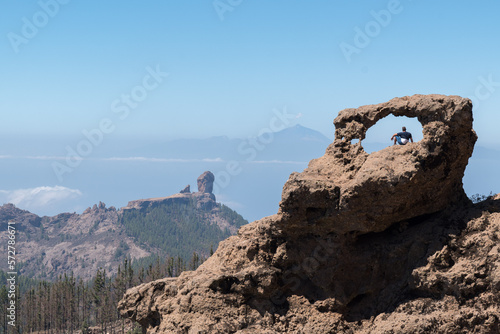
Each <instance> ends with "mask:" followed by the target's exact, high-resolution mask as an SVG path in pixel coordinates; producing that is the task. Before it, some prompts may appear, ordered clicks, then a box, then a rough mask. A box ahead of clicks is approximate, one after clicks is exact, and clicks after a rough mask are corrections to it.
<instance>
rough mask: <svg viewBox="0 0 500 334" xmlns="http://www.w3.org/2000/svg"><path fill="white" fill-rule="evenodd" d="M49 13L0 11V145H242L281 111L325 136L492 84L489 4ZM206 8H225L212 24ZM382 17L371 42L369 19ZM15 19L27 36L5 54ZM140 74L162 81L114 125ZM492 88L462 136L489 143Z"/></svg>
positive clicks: (14, 5)
mask: <svg viewBox="0 0 500 334" xmlns="http://www.w3.org/2000/svg"><path fill="white" fill-rule="evenodd" d="M54 1H57V0H41V1H39V2H37V1H22V2H20V1H4V2H3V3H2V5H1V6H2V10H1V11H0V13H1V14H0V36H1V37H2V38H1V39H0V50H1V59H2V62H1V64H0V73H1V78H2V79H1V80H0V110H1V111H2V113H1V115H2V116H1V117H2V119H1V122H0V133H2V134H54V133H56V134H57V133H65V134H75V133H76V134H78V133H80V132H81V131H82V130H83V129H91V128H93V127H96V126H97V124H98V122H99V121H100V120H101V119H102V118H104V117H110V116H111V118H113V120H114V121H116V125H117V127H116V130H115V131H114V133H116V134H126V135H161V136H170V137H178V136H183V137H189V136H198V137H203V136H211V135H222V134H224V135H229V136H240V135H251V134H254V133H255V132H256V131H258V130H259V129H260V128H262V127H263V126H266V125H267V123H268V122H269V118H270V117H271V116H272V109H273V108H279V107H282V106H287V108H288V109H289V110H290V112H293V113H296V114H301V115H302V117H301V119H300V121H299V122H300V123H301V124H303V125H304V126H307V127H310V128H313V129H316V130H319V131H321V132H323V133H325V134H327V135H330V136H331V134H332V132H333V128H332V125H331V122H332V120H333V118H334V117H335V116H336V114H337V112H338V111H339V110H341V109H343V108H347V107H357V106H359V105H363V104H371V103H379V102H384V101H386V100H388V99H390V98H392V97H395V96H404V95H412V94H415V93H423V94H427V93H442V94H447V95H448V94H456V95H462V96H474V94H475V90H476V88H477V86H479V85H480V84H481V82H480V80H479V77H481V76H482V77H484V78H485V79H487V78H488V76H491V77H492V80H493V81H494V82H500V66H499V65H500V44H499V43H498V37H499V34H500V21H499V20H498V13H500V3H499V2H498V1H482V2H481V4H480V5H479V4H478V3H477V2H471V1H467V2H456V1H418V0H413V1H410V0H406V1H403V0H402V1H326V0H325V1H290V0H286V1H285V0H281V1H263V0H252V1H249V0H243V1H239V0H232V1H229V0H220V1H219V2H211V1H180V0H179V1H164V0H161V1H143V2H139V1H94V0H90V1H76V0H72V1H68V0H64V1H62V0H60V1H61V2H67V3H64V4H63V3H61V4H59V8H58V9H54V6H53V5H52V6H49V5H50V4H51V3H53V2H54ZM214 3H215V4H219V6H220V8H222V9H219V10H220V11H223V10H224V7H223V5H224V4H225V6H230V7H231V8H232V9H233V10H232V11H231V10H227V11H225V12H223V13H221V16H222V18H223V20H221V16H219V13H218V12H217V10H216V8H215V6H214ZM231 3H232V4H233V5H234V6H231V5H230V4H231ZM41 4H49V5H47V6H48V7H50V8H51V10H52V13H50V14H53V17H51V16H49V15H45V17H44V15H43V14H40V13H39V12H40V11H42V10H43V9H42V6H41ZM47 6H45V7H47ZM390 6H392V7H391V8H395V9H396V10H394V12H395V13H392V14H391V17H390V18H389V19H387V18H383V19H385V21H384V22H383V23H384V25H382V24H380V23H379V29H378V31H377V27H376V26H374V25H373V22H375V18H374V16H373V15H372V14H371V12H372V11H374V12H376V13H380V11H381V10H388V9H389V7H390ZM225 8H226V9H227V8H228V7H225ZM45 12H47V10H45ZM47 17H48V20H45V18H47ZM23 18H26V19H27V20H28V21H29V22H31V23H32V24H34V23H38V25H39V26H40V27H39V28H37V29H38V32H36V34H34V36H31V35H29V34H28V37H29V38H26V40H27V43H22V44H19V41H18V44H17V46H16V47H13V42H12V38H13V37H12V36H13V35H12V33H14V34H17V36H21V37H23V26H24V25H25V24H26V21H23ZM36 20H37V21H36ZM34 21H36V22H34ZM370 22H371V23H372V25H370ZM356 27H358V28H360V29H361V30H363V31H365V29H366V28H368V29H369V28H372V29H373V30H372V31H371V33H372V35H373V37H369V39H370V40H369V44H368V45H367V46H364V45H362V46H363V47H362V48H358V50H359V51H360V52H359V53H354V54H352V57H351V62H350V63H349V62H347V60H346V57H345V56H344V54H343V52H342V50H341V47H340V45H341V43H347V44H350V45H353V46H355V37H356V30H355V28H356ZM25 30H26V29H25ZM25 32H26V31H25ZM28 32H29V31H28ZM31 32H32V31H31ZM9 34H11V35H9ZM32 35H33V34H32ZM9 36H10V37H9ZM14 44H15V43H14ZM358 45H360V44H358ZM16 48H17V49H18V52H17V53H16V52H14V49H16ZM148 66H149V67H151V68H155V67H156V66H159V67H160V68H161V70H162V71H164V72H168V73H169V76H168V77H167V78H166V79H165V80H164V82H163V83H162V84H161V85H160V86H159V87H158V88H156V89H155V90H153V91H150V92H148V96H147V98H145V100H144V101H141V103H140V104H139V106H138V107H137V108H136V109H134V110H131V113H130V117H127V118H126V119H125V120H123V121H121V120H120V122H118V121H117V118H116V116H117V114H113V112H112V110H111V104H112V102H113V101H115V100H116V99H119V98H120V97H121V95H122V94H127V93H130V92H131V89H132V88H133V87H135V86H136V85H138V84H141V82H142V79H143V77H144V75H146V74H147V72H146V68H147V67H148ZM493 88H494V89H493V90H494V91H493V92H492V93H491V94H490V95H491V96H489V97H488V98H487V99H484V100H483V101H481V105H480V106H478V110H477V113H476V117H475V119H476V122H475V128H476V130H477V131H478V132H479V135H480V137H481V138H483V137H484V138H487V139H488V141H495V142H496V141H497V137H496V131H495V126H496V124H498V123H499V120H500V119H499V118H500V113H498V112H497V111H498V106H499V105H500V84H499V85H497V86H496V87H493ZM485 92H486V91H485ZM482 97H483V96H482Z"/></svg>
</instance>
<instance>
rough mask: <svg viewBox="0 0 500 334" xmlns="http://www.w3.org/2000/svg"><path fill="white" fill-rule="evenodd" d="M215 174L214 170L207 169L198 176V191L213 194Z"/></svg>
mask: <svg viewBox="0 0 500 334" xmlns="http://www.w3.org/2000/svg"><path fill="white" fill-rule="evenodd" d="M214 181H215V176H214V174H213V173H212V172H210V171H206V172H205V173H203V174H201V175H200V176H199V177H198V180H197V183H198V192H200V193H206V194H211V193H212V191H213V189H214Z"/></svg>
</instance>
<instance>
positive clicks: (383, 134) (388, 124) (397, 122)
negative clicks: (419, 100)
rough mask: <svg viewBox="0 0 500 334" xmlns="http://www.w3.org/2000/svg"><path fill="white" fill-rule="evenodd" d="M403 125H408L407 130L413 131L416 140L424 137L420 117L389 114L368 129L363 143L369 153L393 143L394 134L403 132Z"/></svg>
mask: <svg viewBox="0 0 500 334" xmlns="http://www.w3.org/2000/svg"><path fill="white" fill-rule="evenodd" d="M403 126H406V131H408V132H410V133H411V135H412V137H413V141H414V142H418V141H420V140H422V138H424V135H423V133H422V124H420V122H419V121H418V119H416V118H411V117H405V116H394V115H389V116H387V117H384V118H382V119H381V120H379V121H378V122H377V123H375V125H373V126H372V127H371V128H369V129H368V131H367V132H366V138H365V139H364V140H363V141H362V143H361V145H363V149H364V150H365V152H367V153H372V152H376V151H380V150H381V149H383V148H386V147H388V146H391V145H393V144H394V142H393V141H392V140H391V137H392V135H393V134H395V133H397V132H401V131H402V130H401V128H402V127H403Z"/></svg>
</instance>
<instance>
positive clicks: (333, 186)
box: [119, 95, 500, 333]
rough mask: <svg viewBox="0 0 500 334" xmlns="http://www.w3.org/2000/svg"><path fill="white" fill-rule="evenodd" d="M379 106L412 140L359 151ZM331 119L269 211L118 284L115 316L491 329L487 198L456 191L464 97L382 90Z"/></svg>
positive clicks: (493, 262) (172, 326)
mask: <svg viewBox="0 0 500 334" xmlns="http://www.w3.org/2000/svg"><path fill="white" fill-rule="evenodd" d="M389 114H393V115H396V116H408V117H417V118H418V120H419V121H420V122H421V123H422V125H423V133H424V138H423V140H421V141H420V142H418V143H413V144H408V145H406V146H391V147H387V148H385V149H383V150H381V151H379V152H375V153H372V154H370V155H369V154H367V153H366V152H365V151H364V150H363V147H362V140H363V139H364V137H365V134H366V131H367V130H368V128H369V127H371V126H372V125H374V124H375V123H376V122H377V121H378V120H380V119H381V118H383V117H385V116H387V115H389ZM334 124H335V128H336V130H335V140H334V142H333V143H332V144H331V145H330V146H329V147H328V148H327V150H326V153H325V155H324V156H323V157H321V158H319V159H316V160H313V161H311V162H310V164H309V166H308V168H307V169H305V170H304V171H303V172H302V173H293V174H292V175H291V176H290V178H289V180H288V181H287V183H286V184H285V186H284V188H283V195H282V201H281V203H280V210H279V212H278V213H277V214H276V215H273V216H270V217H266V218H263V219H261V220H259V221H255V222H253V223H252V224H249V225H246V226H244V227H242V228H241V229H240V230H239V232H238V235H237V236H234V237H230V238H229V239H227V240H226V241H224V242H222V243H221V244H220V245H219V248H218V249H217V251H216V252H215V254H214V255H213V256H212V257H210V258H209V259H208V260H207V261H206V262H205V263H204V264H203V265H202V266H200V267H199V268H198V270H196V271H195V272H185V273H183V274H182V275H181V276H180V277H179V278H177V279H163V280H159V281H155V282H152V283H147V284H143V285H141V286H138V287H135V288H132V289H130V290H129V291H127V293H126V295H125V296H124V298H123V300H122V301H121V302H120V304H119V310H120V312H121V314H122V315H123V316H124V317H128V318H131V319H133V320H136V321H138V322H139V323H140V324H141V325H142V326H143V327H144V328H145V329H146V330H147V332H148V333H384V332H387V333H417V332H422V333H423V332H432V333H468V332H471V331H475V332H476V333H497V332H498V331H499V330H500V327H499V326H500V320H499V305H500V297H499V290H500V283H499V282H500V271H499V268H500V255H499V247H498V245H497V244H498V238H500V234H499V233H500V213H499V207H500V196H497V197H495V198H493V199H490V200H489V201H486V202H483V203H481V204H478V205H475V206H473V205H472V204H471V202H470V201H469V200H468V199H467V197H466V196H465V194H464V191H463V189H462V181H461V180H462V177H463V173H464V170H465V167H466V165H467V162H468V159H469V157H470V155H471V154H472V150H473V146H474V143H475V141H476V135H475V133H474V131H473V130H472V105H471V102H470V100H468V99H463V98H460V97H457V96H441V95H427V96H422V95H415V96H412V97H403V98H395V99H393V100H391V101H389V102H386V103H382V104H378V105H371V106H363V107H360V108H358V109H346V110H343V111H341V112H340V113H339V116H338V117H337V118H336V119H335V121H334ZM356 138H357V139H360V142H359V143H357V144H352V143H351V140H352V139H356ZM199 188H200V187H199Z"/></svg>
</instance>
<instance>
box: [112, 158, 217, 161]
mask: <svg viewBox="0 0 500 334" xmlns="http://www.w3.org/2000/svg"><path fill="white" fill-rule="evenodd" d="M103 160H105V161H142V162H224V160H222V159H221V158H215V159H212V158H205V159H167V158H146V157H125V158H120V157H113V158H104V159H103Z"/></svg>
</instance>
